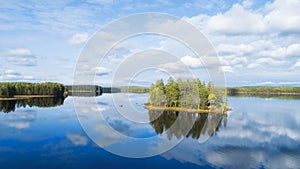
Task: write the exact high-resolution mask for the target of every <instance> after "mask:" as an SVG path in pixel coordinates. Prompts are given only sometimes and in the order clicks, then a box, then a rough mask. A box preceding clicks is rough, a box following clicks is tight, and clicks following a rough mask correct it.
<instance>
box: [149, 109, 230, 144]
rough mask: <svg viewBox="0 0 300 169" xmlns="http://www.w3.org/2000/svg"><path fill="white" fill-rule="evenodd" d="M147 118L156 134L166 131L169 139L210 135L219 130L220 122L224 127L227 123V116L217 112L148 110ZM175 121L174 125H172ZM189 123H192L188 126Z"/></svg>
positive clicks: (197, 137)
mask: <svg viewBox="0 0 300 169" xmlns="http://www.w3.org/2000/svg"><path fill="white" fill-rule="evenodd" d="M179 113H180V116H179ZM149 118H150V121H151V125H152V126H153V128H154V129H155V132H156V133H158V134H162V133H164V132H166V135H167V137H168V139H169V140H171V139H172V137H176V138H177V139H180V138H181V137H186V138H189V137H191V138H194V139H199V138H200V137H201V135H208V136H210V137H211V136H213V135H215V134H216V133H217V132H218V131H219V128H220V126H221V125H222V124H223V125H224V127H225V126H226V124H227V118H226V117H225V116H223V115H222V114H219V113H211V114H206V113H205V114H199V113H186V112H172V111H157V110H149ZM176 120H178V121H176ZM175 121H176V125H174V124H175ZM191 124H193V125H192V127H191V128H190V126H191ZM186 131H189V132H186Z"/></svg>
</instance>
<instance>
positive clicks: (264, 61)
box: [248, 58, 287, 68]
mask: <svg viewBox="0 0 300 169" xmlns="http://www.w3.org/2000/svg"><path fill="white" fill-rule="evenodd" d="M285 63H287V61H284V60H275V59H272V58H259V59H256V60H255V61H254V62H252V63H250V64H249V65H248V68H257V67H261V66H263V67H264V66H280V65H283V64H285Z"/></svg>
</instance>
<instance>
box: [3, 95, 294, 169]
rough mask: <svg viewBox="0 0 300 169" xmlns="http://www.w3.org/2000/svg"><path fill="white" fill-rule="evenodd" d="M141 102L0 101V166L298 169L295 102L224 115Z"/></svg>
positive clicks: (262, 102)
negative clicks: (156, 107) (153, 107)
mask: <svg viewBox="0 0 300 169" xmlns="http://www.w3.org/2000/svg"><path fill="white" fill-rule="evenodd" d="M127 101H128V102H127ZM35 102H39V104H37V103H35ZM41 102H43V103H41ZM44 102H46V103H47V104H48V107H47V104H45V103H44ZM145 102H147V94H129V95H128V94H123V93H116V94H104V95H102V96H98V97H68V98H66V99H65V100H64V101H61V100H52V101H45V100H44V101H43V100H39V101H34V102H30V101H28V102H18V103H17V102H13V103H8V102H4V101H1V103H0V105H1V109H0V110H1V111H2V113H1V114H0V123H1V124H0V132H1V135H0V165H1V168H66V169H67V168H107V169H108V168H149V169H153V168H172V169H176V168H178V169H179V168H280V169H281V168H299V166H300V132H299V131H300V111H299V110H298V107H299V105H300V100H299V99H282V98H259V97H228V105H229V106H230V107H231V108H232V109H233V110H232V111H230V112H229V113H228V117H223V116H219V115H205V114H201V115H199V114H192V113H176V112H155V111H150V112H149V111H148V110H146V109H145V108H144V103H145ZM26 105H27V106H26ZM28 105H30V106H31V107H30V106H28ZM74 105H75V106H74ZM50 106H53V107H50ZM7 107H8V108H7ZM150 121H151V122H150ZM161 153H162V154H161Z"/></svg>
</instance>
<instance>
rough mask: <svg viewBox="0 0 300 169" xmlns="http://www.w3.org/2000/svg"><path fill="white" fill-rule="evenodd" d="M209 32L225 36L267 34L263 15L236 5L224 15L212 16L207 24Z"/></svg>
mask: <svg viewBox="0 0 300 169" xmlns="http://www.w3.org/2000/svg"><path fill="white" fill-rule="evenodd" d="M207 29H208V30H209V31H213V32H218V33H225V34H233V35H236V34H252V33H263V32H265V29H266V28H265V24H264V23H263V16H262V15H261V14H258V13H255V12H252V11H248V10H246V9H244V8H243V7H242V6H241V5H239V4H235V5H233V6H232V8H231V9H230V10H229V11H227V12H225V13H224V14H217V15H215V16H212V17H211V18H210V19H209V20H208V22H207Z"/></svg>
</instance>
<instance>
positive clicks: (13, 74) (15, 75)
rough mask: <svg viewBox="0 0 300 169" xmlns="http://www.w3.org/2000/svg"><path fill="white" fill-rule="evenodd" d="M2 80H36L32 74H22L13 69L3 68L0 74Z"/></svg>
mask: <svg viewBox="0 0 300 169" xmlns="http://www.w3.org/2000/svg"><path fill="white" fill-rule="evenodd" d="M1 79H2V80H8V81H10V80H14V81H28V80H36V79H35V78H34V77H33V76H26V75H22V73H20V72H17V71H15V70H12V69H9V70H5V71H4V73H3V74H2V76H1Z"/></svg>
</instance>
